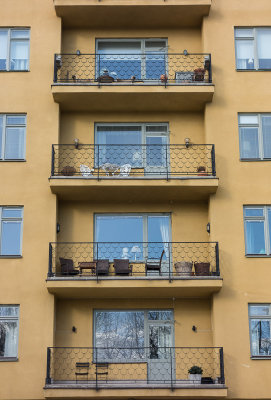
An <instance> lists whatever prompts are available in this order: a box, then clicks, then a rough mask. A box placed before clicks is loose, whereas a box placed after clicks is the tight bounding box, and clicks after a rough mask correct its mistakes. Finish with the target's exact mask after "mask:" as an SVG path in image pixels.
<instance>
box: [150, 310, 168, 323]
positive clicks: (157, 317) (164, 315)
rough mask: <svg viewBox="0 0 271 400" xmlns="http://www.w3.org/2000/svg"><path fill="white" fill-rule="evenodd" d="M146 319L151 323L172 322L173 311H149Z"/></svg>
mask: <svg viewBox="0 0 271 400" xmlns="http://www.w3.org/2000/svg"><path fill="white" fill-rule="evenodd" d="M148 319H149V320H151V321H172V320H173V311H170V310H167V311H149V312H148Z"/></svg>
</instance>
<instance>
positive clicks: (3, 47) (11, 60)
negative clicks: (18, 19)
mask: <svg viewBox="0 0 271 400" xmlns="http://www.w3.org/2000/svg"><path fill="white" fill-rule="evenodd" d="M29 38H30V29H19V28H10V29H8V28H5V29H0V71H27V70H28V69H29Z"/></svg>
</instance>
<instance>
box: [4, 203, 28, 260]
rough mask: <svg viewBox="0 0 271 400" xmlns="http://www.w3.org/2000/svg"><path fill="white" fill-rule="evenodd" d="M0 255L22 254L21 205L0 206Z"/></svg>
mask: <svg viewBox="0 0 271 400" xmlns="http://www.w3.org/2000/svg"><path fill="white" fill-rule="evenodd" d="M0 218H1V230H0V239H1V241H0V255H1V256H20V255H21V254H22V225H23V207H0Z"/></svg>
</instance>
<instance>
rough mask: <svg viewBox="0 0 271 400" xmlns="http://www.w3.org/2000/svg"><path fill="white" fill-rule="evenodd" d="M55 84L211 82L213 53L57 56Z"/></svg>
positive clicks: (185, 83)
mask: <svg viewBox="0 0 271 400" xmlns="http://www.w3.org/2000/svg"><path fill="white" fill-rule="evenodd" d="M54 82H55V83H73V84H75V83H77V84H80V83H82V84H83V83H92V84H97V85H100V84H117V85H125V84H126V85H134V84H151V85H160V84H162V85H167V84H173V85H189V84H190V85H198V84H203V83H211V82H212V70H211V55H210V54H189V53H182V54H170V53H164V52H160V53H159V52H147V53H144V54H142V53H141V54H81V53H80V54H55V62H54Z"/></svg>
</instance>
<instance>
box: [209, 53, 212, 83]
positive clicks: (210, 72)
mask: <svg viewBox="0 0 271 400" xmlns="http://www.w3.org/2000/svg"><path fill="white" fill-rule="evenodd" d="M209 60H210V64H209V83H212V59H211V54H209Z"/></svg>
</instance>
